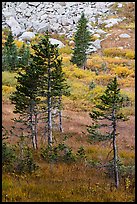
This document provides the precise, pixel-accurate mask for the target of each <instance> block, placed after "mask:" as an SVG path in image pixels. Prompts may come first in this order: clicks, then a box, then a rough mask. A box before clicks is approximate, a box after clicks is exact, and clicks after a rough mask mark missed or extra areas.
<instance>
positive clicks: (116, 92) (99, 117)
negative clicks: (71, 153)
mask: <svg viewBox="0 0 137 204" xmlns="http://www.w3.org/2000/svg"><path fill="white" fill-rule="evenodd" d="M123 103H124V98H123V96H122V95H121V94H120V88H119V86H118V83H117V78H116V77H114V79H113V80H112V81H111V82H110V83H109V84H108V85H107V88H106V90H105V92H104V93H103V95H102V96H101V97H100V101H99V103H98V104H96V106H95V108H94V109H93V110H92V113H90V117H91V118H92V119H93V123H92V126H89V127H88V129H87V130H88V132H89V139H90V141H91V142H92V141H105V140H110V141H112V144H113V149H112V150H113V160H112V161H113V171H114V177H115V185H116V188H118V186H119V170H118V152H117V144H116V136H117V134H118V133H117V122H118V120H125V116H124V115H123V114H120V112H119V110H120V109H121V108H122V105H123ZM101 121H102V122H101ZM104 121H105V122H104ZM106 121H107V122H106ZM102 127H105V128H107V130H106V133H105V134H104V133H103V132H102V129H101V128H102Z"/></svg>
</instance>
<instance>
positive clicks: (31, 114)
mask: <svg viewBox="0 0 137 204" xmlns="http://www.w3.org/2000/svg"><path fill="white" fill-rule="evenodd" d="M43 74H44V72H43V70H42V69H41V67H39V66H37V65H36V64H35V62H33V61H32V62H31V64H30V65H29V66H27V67H25V69H23V72H18V76H17V77H16V78H17V82H18V83H17V86H16V91H15V92H14V93H13V94H12V95H11V97H10V100H11V102H12V103H13V104H15V110H14V112H15V113H19V114H20V121H21V122H22V124H26V125H27V128H29V130H30V132H31V135H30V137H31V139H32V144H33V148H34V149H37V122H38V121H37V116H38V113H39V111H38V110H39V109H38V104H39V102H40V99H39V91H40V87H41V86H42V85H41V80H40V79H41V76H43Z"/></svg>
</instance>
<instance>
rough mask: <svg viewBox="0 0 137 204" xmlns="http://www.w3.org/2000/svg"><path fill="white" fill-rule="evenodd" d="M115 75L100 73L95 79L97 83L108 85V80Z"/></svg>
mask: <svg viewBox="0 0 137 204" xmlns="http://www.w3.org/2000/svg"><path fill="white" fill-rule="evenodd" d="M113 77H114V76H113V75H110V74H103V75H98V76H96V78H95V81H96V83H97V84H100V85H103V86H106V85H107V84H108V82H109V81H110V80H111V79H112V78H113Z"/></svg>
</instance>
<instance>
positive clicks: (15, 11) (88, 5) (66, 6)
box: [2, 2, 121, 37]
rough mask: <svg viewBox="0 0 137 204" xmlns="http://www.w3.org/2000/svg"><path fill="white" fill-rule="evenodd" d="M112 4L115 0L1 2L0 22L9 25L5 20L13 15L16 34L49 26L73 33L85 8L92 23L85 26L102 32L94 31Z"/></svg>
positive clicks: (45, 29) (70, 34)
mask: <svg viewBox="0 0 137 204" xmlns="http://www.w3.org/2000/svg"><path fill="white" fill-rule="evenodd" d="M119 3H121V2H119ZM113 4H114V2H2V16H3V17H2V25H8V24H9V23H8V24H7V23H6V22H7V20H8V19H10V18H11V17H14V18H15V20H16V21H17V22H16V23H15V25H16V26H14V33H17V34H15V35H18V34H21V29H22V30H25V31H27V30H28V29H30V28H31V30H32V31H34V32H37V33H39V32H40V33H41V32H42V33H43V32H45V31H47V30H48V31H51V32H52V31H53V32H55V33H58V34H60V33H64V34H65V35H66V36H67V37H72V36H74V33H75V31H76V26H77V22H78V20H79V19H80V16H81V13H82V12H83V11H84V13H85V16H86V17H87V19H88V21H89V24H91V23H92V24H91V25H89V26H88V29H89V31H90V33H91V35H92V34H95V33H97V34H99V35H101V34H104V33H106V32H104V31H103V30H102V32H104V33H99V31H98V32H96V31H97V30H99V26H100V25H101V24H103V23H104V21H105V20H104V19H106V16H107V14H109V13H110V14H113V15H114V12H113V11H112V10H110V9H109V8H110V6H111V5H113ZM114 21H116V20H115V19H113V20H111V21H110V19H109V20H108V21H106V27H107V26H108V27H109V26H110V27H111V26H112V25H114V23H116V22H114ZM118 22H119V21H117V23H118ZM17 23H18V26H17ZM93 24H95V25H93ZM8 26H9V25H8ZM94 26H96V28H95V27H94ZM12 27H13V25H12ZM15 27H16V28H15ZM12 30H13V28H12ZM100 32H101V31H100Z"/></svg>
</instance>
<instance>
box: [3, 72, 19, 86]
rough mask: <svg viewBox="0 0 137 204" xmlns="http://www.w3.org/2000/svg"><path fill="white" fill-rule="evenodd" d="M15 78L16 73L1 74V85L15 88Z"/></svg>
mask: <svg viewBox="0 0 137 204" xmlns="http://www.w3.org/2000/svg"><path fill="white" fill-rule="evenodd" d="M16 76H17V73H11V72H8V71H4V72H2V85H4V86H10V87H15V86H16V85H17V80H16V78H15V77H16Z"/></svg>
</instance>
